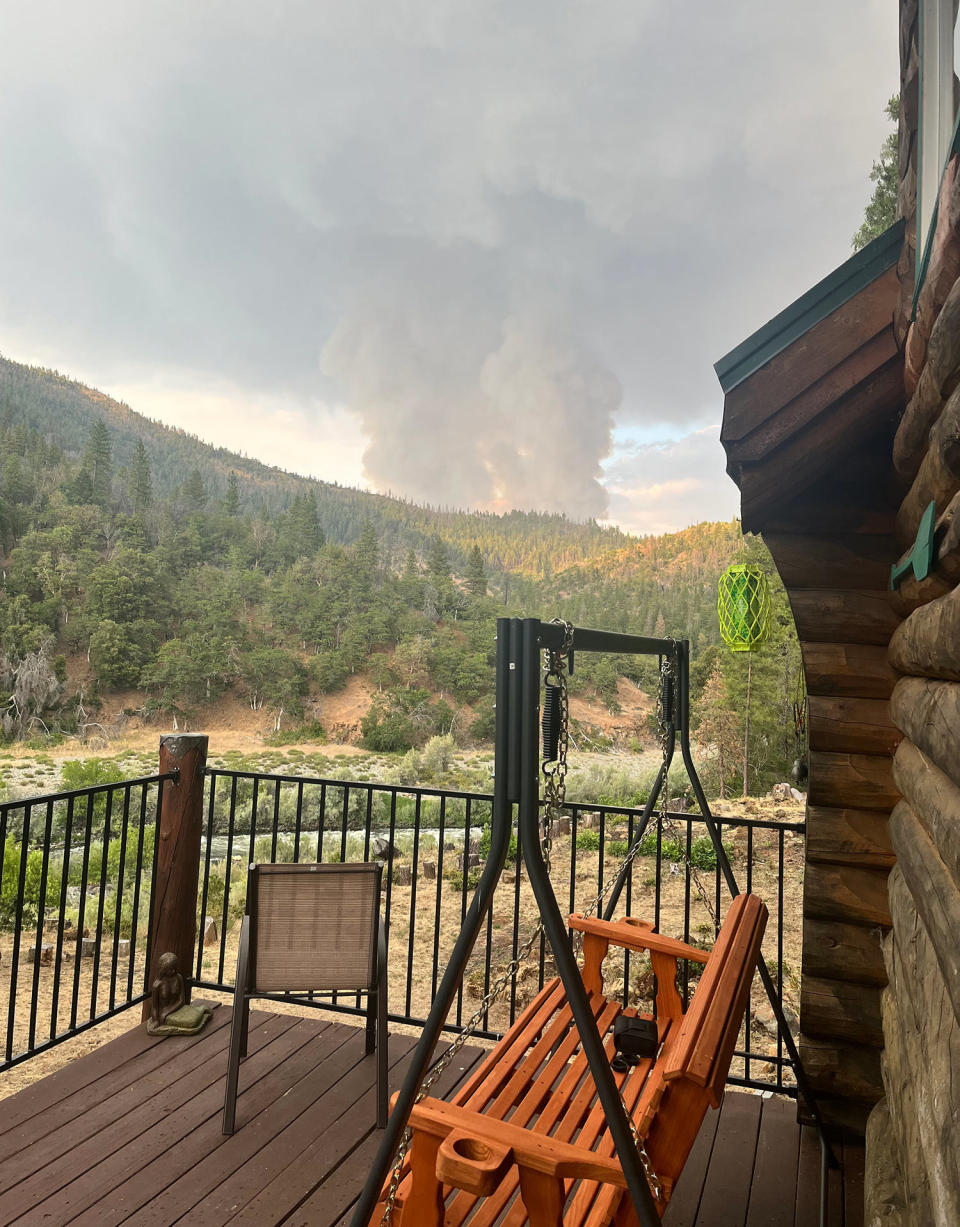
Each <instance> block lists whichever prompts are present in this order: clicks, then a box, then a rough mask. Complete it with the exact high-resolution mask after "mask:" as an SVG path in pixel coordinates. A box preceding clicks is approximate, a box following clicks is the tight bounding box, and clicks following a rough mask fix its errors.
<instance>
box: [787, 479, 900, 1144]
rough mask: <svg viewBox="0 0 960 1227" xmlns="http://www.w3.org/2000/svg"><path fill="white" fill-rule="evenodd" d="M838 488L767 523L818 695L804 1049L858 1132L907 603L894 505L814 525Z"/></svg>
mask: <svg viewBox="0 0 960 1227" xmlns="http://www.w3.org/2000/svg"><path fill="white" fill-rule="evenodd" d="M864 488H865V489H869V488H870V483H867V484H866V485H865V487H864ZM828 499H829V491H826V490H823V489H818V490H816V491H814V492H813V493H812V495H811V498H810V507H811V509H814V513H813V515H812V516H811V517H807V518H806V531H803V532H799V531H796V529H797V526H798V525H799V524H803V523H804V519H805V517H804V514H803V510H802V508H793V509H792V511H791V514H790V516H789V519H784V520H783V521H782V522H781V523H780V524H779V525H772V526H769V527H767V528H766V529H765V530H764V533H763V536H764V540H765V541H766V543H767V545H768V547H769V549H770V552H771V554H772V555H773V558H774V561H775V562H776V564H777V567H778V570H779V572H780V576H781V578H782V579H783V582H784V586H785V587H786V589H787V593H788V596H789V598H790V602H791V606H792V609H793V615H794V620H795V622H796V626H797V635H798V637H799V639H800V645H801V649H802V652H803V661H804V671H805V675H806V685H807V693H808V696H809V719H808V730H809V750H810V764H809V765H810V785H809V792H808V796H807V843H806V869H805V877H804V902H803V916H804V921H803V976H802V987H801V1005H800V1053H801V1057H802V1059H803V1062H804V1067H805V1069H806V1072H807V1075H808V1078H809V1080H810V1082H811V1085H812V1086H813V1088H814V1090H815V1091H816V1092H817V1095H818V1099H819V1102H820V1107H821V1111H822V1112H823V1114H824V1117H825V1119H826V1120H827V1122H828V1123H829V1124H830V1125H831V1126H833V1127H834V1128H835V1129H837V1130H838V1131H841V1132H844V1133H854V1134H862V1133H863V1131H864V1128H865V1126H866V1120H867V1116H868V1115H869V1113H870V1110H871V1108H872V1107H873V1105H874V1104H875V1103H876V1102H877V1100H878V1099H879V1098H880V1097H881V1096H882V1094H883V1084H882V1078H881V1065H880V1059H881V1049H882V1045H883V1032H882V1026H881V1013H880V998H881V993H882V990H883V987H884V985H885V984H886V981H887V972H886V968H885V965H884V960H883V949H882V939H883V935H884V933H885V932H886V931H887V930H888V929H889V926H890V911H889V905H888V901H887V875H888V874H889V872H890V867H891V866H892V865H893V863H894V860H895V857H894V852H893V848H892V845H891V841H890V833H889V829H888V827H889V816H890V811H891V809H892V807H893V805H894V803H895V802H896V800H897V798H898V793H897V789H896V784H895V782H894V779H893V771H892V763H891V760H892V756H893V753H894V750H895V749H896V746H897V742H898V741H899V738H900V734H899V733H898V731H897V729H896V728H895V727H894V725H893V723H892V721H891V719H890V711H889V697H890V694H891V692H892V690H893V686H894V683H895V675H894V673H893V670H892V669H891V667H890V665H889V662H888V659H887V644H888V642H889V639H890V635H891V633H892V632H893V630H894V629H895V628H896V626H897V624H898V622H899V617H898V615H897V612H896V609H895V608H894V605H893V602H892V600H891V596H890V594H889V592H887V591H886V585H887V579H888V576H889V568H890V561H891V558H892V556H893V555H894V554H895V550H896V547H895V543H894V538H893V535H892V519H891V517H890V516H889V514H888V515H887V517H886V518H885V519H884V517H882V516H881V515H879V514H878V513H877V512H876V511H868V510H865V508H864V507H863V506H862V505H861V507H860V508H859V509H858V512H857V514H856V515H852V514H851V515H848V516H847V517H845V522H844V523H843V524H842V525H839V524H838V523H837V522H836V521H834V522H833V523H832V524H830V523H829V521H826V522H824V523H823V524H821V525H818V524H817V516H818V513H817V512H816V510H815V509H816V508H817V506H818V504H819V506H821V507H822V506H823V505H824V502H825V501H827V500H828ZM839 527H842V532H838V531H837V529H838V528H839ZM881 528H886V531H878V529H881ZM788 529H789V530H790V531H787V530H788Z"/></svg>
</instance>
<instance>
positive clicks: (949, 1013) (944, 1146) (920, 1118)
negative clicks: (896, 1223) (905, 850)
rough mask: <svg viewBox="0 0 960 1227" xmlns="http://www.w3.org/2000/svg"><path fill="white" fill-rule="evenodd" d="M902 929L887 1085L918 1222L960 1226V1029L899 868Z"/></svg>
mask: <svg viewBox="0 0 960 1227" xmlns="http://www.w3.org/2000/svg"><path fill="white" fill-rule="evenodd" d="M890 904H891V910H892V912H893V917H894V922H895V927H894V931H893V933H891V934H890V936H889V937H888V938H887V940H886V941H885V943H884V953H885V956H886V961H887V974H888V976H889V980H890V986H889V988H887V989H885V990H884V993H883V1028H884V1035H885V1040H886V1046H885V1051H884V1054H883V1070H884V1083H885V1085H886V1088H887V1102H888V1104H889V1107H890V1117H891V1122H892V1124H893V1126H894V1130H895V1132H896V1135H897V1140H898V1143H899V1149H900V1153H901V1154H902V1155H904V1156H907V1157H909V1159H910V1162H909V1163H906V1164H904V1169H903V1176H904V1181H905V1185H906V1188H905V1191H906V1194H907V1200H908V1204H909V1207H910V1212H911V1219H910V1221H911V1222H912V1223H917V1224H920V1223H938V1224H939V1223H951V1224H952V1223H958V1222H960V1181H957V1179H956V1164H955V1163H954V1162H952V1161H947V1160H948V1158H949V1157H952V1156H956V1155H958V1154H960V1110H958V1103H957V1093H958V1092H957V1088H958V1087H960V1027H958V1025H957V1020H956V1017H955V1015H954V1012H953V1008H952V1006H951V1003H950V1000H949V998H948V996H947V990H946V985H945V984H944V982H943V977H942V973H941V971H940V966H939V964H938V962H937V959H936V954H935V953H934V950H933V946H932V944H931V942H930V938H929V936H928V934H927V931H926V927H925V926H924V924H923V922H922V921H921V919H920V917H919V915H918V913H917V909H916V905H915V902H914V899H913V896H912V895H911V893H910V890H909V888H908V887H907V885H906V883H905V881H904V879H903V875H902V873H901V872H900V869H899V868H896V869H894V870H893V871H892V873H891V874H890Z"/></svg>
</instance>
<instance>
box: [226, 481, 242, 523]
mask: <svg viewBox="0 0 960 1227" xmlns="http://www.w3.org/2000/svg"><path fill="white" fill-rule="evenodd" d="M223 510H224V511H225V512H226V513H227V515H228V516H235V515H236V514H237V513H238V512H239V510H240V492H239V491H238V489H237V475H236V473H233V472H231V474H230V476H229V477H228V478H227V493H226V496H225V497H224V500H223Z"/></svg>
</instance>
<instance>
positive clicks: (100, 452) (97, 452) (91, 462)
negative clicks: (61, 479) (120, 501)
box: [84, 418, 113, 508]
mask: <svg viewBox="0 0 960 1227" xmlns="http://www.w3.org/2000/svg"><path fill="white" fill-rule="evenodd" d="M84 468H85V469H86V470H87V472H88V473H89V474H90V483H91V490H92V498H93V502H94V503H96V504H97V506H98V507H103V508H106V507H109V505H110V486H111V482H112V479H113V453H112V449H111V447H110V431H109V430H107V427H106V424H105V423H104V420H103V418H97V420H96V421H95V422H94V424H93V426H92V427H91V428H90V438H89V440H88V442H87V451H86V456H85V458H84Z"/></svg>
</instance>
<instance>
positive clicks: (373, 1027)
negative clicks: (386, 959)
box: [363, 967, 380, 1057]
mask: <svg viewBox="0 0 960 1227" xmlns="http://www.w3.org/2000/svg"><path fill="white" fill-rule="evenodd" d="M379 974H380V970H379V967H378V968H377V975H378V977H379ZM379 991H380V985H379V982H378V983H377V986H376V988H372V989H371V990H370V992H369V993H367V1026H366V1035H365V1036H364V1043H363V1055H364V1056H366V1057H368V1056H369V1055H370V1053H371V1052H373V1050H374V1048H375V1047H376V1043H377V998H378V996H379Z"/></svg>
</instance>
